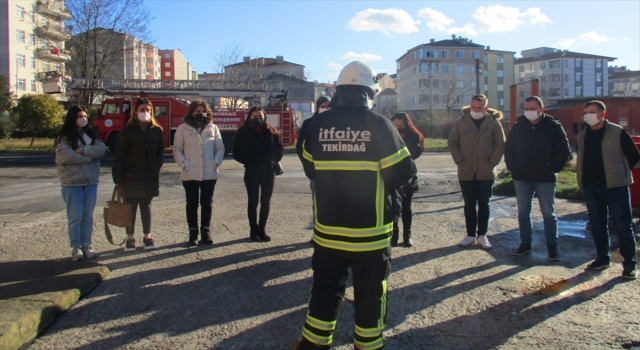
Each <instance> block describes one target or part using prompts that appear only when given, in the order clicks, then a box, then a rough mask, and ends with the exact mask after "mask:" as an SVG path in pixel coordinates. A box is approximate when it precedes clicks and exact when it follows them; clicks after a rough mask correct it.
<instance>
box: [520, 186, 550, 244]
mask: <svg viewBox="0 0 640 350" xmlns="http://www.w3.org/2000/svg"><path fill="white" fill-rule="evenodd" d="M513 183H514V185H515V188H516V200H517V201H518V225H519V226H520V243H522V244H528V245H531V232H532V228H531V203H532V202H533V193H534V192H535V193H536V195H537V197H538V203H539V204H540V211H541V212H542V218H543V220H544V236H545V238H546V240H547V247H549V248H555V247H557V246H558V219H557V218H556V210H555V206H554V199H555V195H556V183H555V182H536V181H520V180H514V181H513Z"/></svg>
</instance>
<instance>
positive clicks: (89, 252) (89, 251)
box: [82, 246, 97, 259]
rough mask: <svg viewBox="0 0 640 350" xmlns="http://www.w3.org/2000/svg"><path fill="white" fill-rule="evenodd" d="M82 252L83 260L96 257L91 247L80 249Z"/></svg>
mask: <svg viewBox="0 0 640 350" xmlns="http://www.w3.org/2000/svg"><path fill="white" fill-rule="evenodd" d="M82 252H83V253H84V257H85V259H93V258H95V257H96V255H97V254H96V252H94V251H93V249H91V246H88V247H82Z"/></svg>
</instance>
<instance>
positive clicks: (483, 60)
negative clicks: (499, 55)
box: [482, 55, 489, 63]
mask: <svg viewBox="0 0 640 350" xmlns="http://www.w3.org/2000/svg"><path fill="white" fill-rule="evenodd" d="M482 62H484V63H489V56H487V55H484V57H483V58H482Z"/></svg>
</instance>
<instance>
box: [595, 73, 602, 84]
mask: <svg viewBox="0 0 640 350" xmlns="http://www.w3.org/2000/svg"><path fill="white" fill-rule="evenodd" d="M596 81H597V82H602V73H596Z"/></svg>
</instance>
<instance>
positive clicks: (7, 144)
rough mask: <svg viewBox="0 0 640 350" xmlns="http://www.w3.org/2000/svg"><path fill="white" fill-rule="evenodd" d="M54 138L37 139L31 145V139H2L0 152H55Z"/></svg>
mask: <svg viewBox="0 0 640 350" xmlns="http://www.w3.org/2000/svg"><path fill="white" fill-rule="evenodd" d="M53 141H54V139H53V138H36V139H35V140H33V146H29V145H30V144H31V138H30V137H27V138H21V139H2V140H0V151H49V152H53V151H54V149H53Z"/></svg>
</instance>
